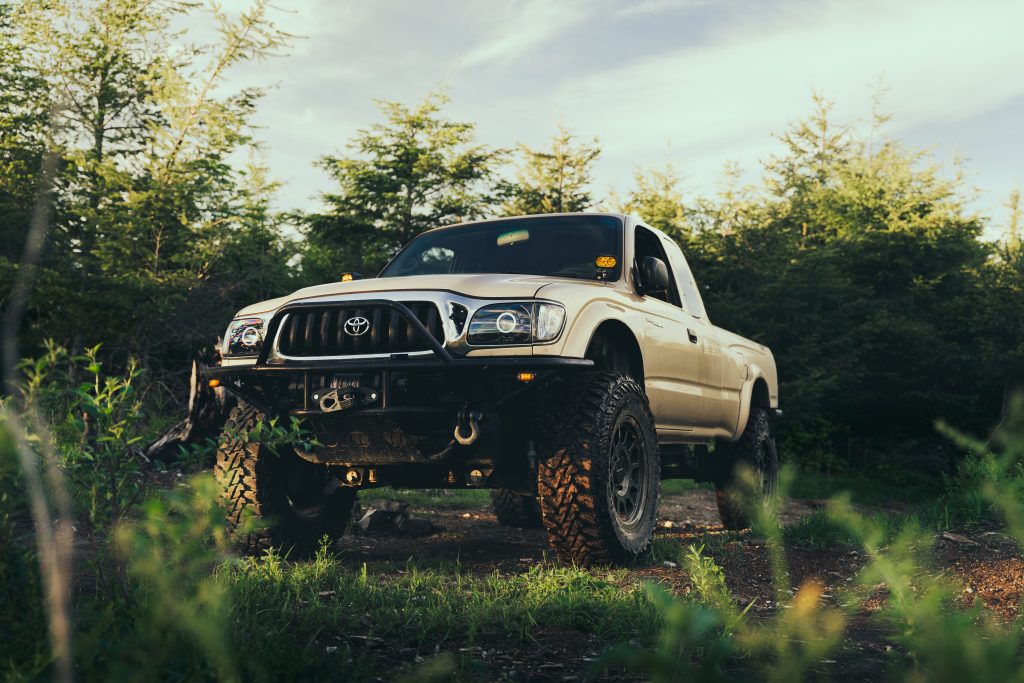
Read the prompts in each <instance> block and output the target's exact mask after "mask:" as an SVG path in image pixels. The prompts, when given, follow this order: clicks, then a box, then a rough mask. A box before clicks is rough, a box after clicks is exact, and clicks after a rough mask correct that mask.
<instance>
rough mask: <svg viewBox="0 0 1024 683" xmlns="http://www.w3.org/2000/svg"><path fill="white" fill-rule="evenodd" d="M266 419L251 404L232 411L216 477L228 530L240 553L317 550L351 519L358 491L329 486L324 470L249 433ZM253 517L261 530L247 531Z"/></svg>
mask: <svg viewBox="0 0 1024 683" xmlns="http://www.w3.org/2000/svg"><path fill="white" fill-rule="evenodd" d="M263 419H264V415H263V413H262V412H260V411H259V410H257V409H256V408H254V407H252V406H251V405H248V404H244V403H243V404H241V405H239V406H237V407H236V408H235V409H234V410H232V411H231V414H230V416H229V417H228V421H227V425H226V427H225V432H224V436H223V437H222V439H221V443H220V447H219V448H218V449H217V460H216V464H215V465H214V474H215V476H216V477H217V481H218V483H219V484H220V485H221V487H222V495H223V500H224V504H225V508H226V513H227V527H228V532H229V533H230V534H231V535H232V536H233V537H234V540H235V542H236V544H237V545H238V547H239V549H241V550H242V551H243V552H247V553H254V554H255V553H260V552H263V551H265V550H269V549H270V548H277V549H279V550H281V551H282V552H291V553H292V554H293V555H298V556H306V555H309V554H312V553H314V552H316V549H317V547H318V546H319V544H320V541H321V539H322V538H323V537H324V536H327V537H328V538H329V539H330V540H331V541H333V540H335V539H336V538H338V537H339V536H341V534H342V533H343V532H344V530H345V526H346V525H347V524H348V521H349V519H350V518H351V516H352V507H353V505H354V503H355V497H356V494H355V490H354V489H349V488H339V489H336V490H334V491H333V492H332V493H329V494H328V493H325V491H326V490H328V488H329V484H330V474H329V472H328V471H327V469H326V468H324V467H320V466H317V465H314V464H312V463H309V462H307V461H305V460H303V459H302V458H300V457H299V456H297V455H295V454H294V453H293V452H291V451H290V450H289V451H287V452H281V453H277V452H275V451H274V450H272V449H271V448H269V447H268V446H267V445H265V444H261V443H258V442H255V441H249V440H248V439H247V438H246V435H247V434H248V433H250V432H251V431H252V430H253V429H255V428H256V425H257V424H259V423H260V422H261V421H262V420H263ZM249 515H252V516H254V517H255V518H256V520H257V522H258V523H259V524H258V525H257V526H258V527H259V528H257V529H250V530H243V522H244V521H245V520H246V518H247V517H248V516H249Z"/></svg>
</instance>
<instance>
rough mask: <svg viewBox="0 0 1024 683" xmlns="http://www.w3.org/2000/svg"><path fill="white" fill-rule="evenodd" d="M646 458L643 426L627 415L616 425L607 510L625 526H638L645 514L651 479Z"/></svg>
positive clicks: (609, 475) (610, 461)
mask: <svg viewBox="0 0 1024 683" xmlns="http://www.w3.org/2000/svg"><path fill="white" fill-rule="evenodd" d="M645 456H646V443H644V437H643V432H641V431H640V425H639V424H637V422H636V420H634V419H633V418H632V417H629V416H626V417H625V418H623V419H622V420H620V421H619V423H618V424H617V425H616V426H615V431H614V432H613V433H612V443H611V453H610V454H609V458H608V507H609V509H610V510H611V511H612V514H613V515H614V516H615V518H616V520H618V522H619V523H620V524H621V525H622V526H625V527H629V526H633V525H635V524H636V523H637V522H639V521H640V519H641V517H643V514H644V503H645V502H646V500H647V488H648V487H647V478H648V476H649V472H648V471H647V470H648V468H647V458H646V457H645Z"/></svg>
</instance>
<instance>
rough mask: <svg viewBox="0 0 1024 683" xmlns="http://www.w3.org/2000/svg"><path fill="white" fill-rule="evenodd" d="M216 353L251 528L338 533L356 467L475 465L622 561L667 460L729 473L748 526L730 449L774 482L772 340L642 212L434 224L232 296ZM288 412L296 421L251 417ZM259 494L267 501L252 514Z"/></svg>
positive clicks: (224, 451)
mask: <svg viewBox="0 0 1024 683" xmlns="http://www.w3.org/2000/svg"><path fill="white" fill-rule="evenodd" d="M222 356H223V361H222V363H221V365H220V366H218V367H217V368H214V369H213V370H211V380H212V381H215V382H220V383H221V384H222V385H223V386H224V387H226V388H228V389H230V390H231V391H233V392H234V393H235V394H237V396H238V397H239V398H240V403H239V407H238V408H236V409H235V410H234V411H233V413H232V415H231V418H230V420H229V424H228V428H227V430H226V438H224V439H223V440H222V445H221V447H220V449H219V451H218V456H217V464H216V472H217V475H218V477H219V478H220V480H221V482H222V483H223V485H224V495H225V496H226V500H227V503H228V516H229V520H228V521H229V528H230V529H232V530H233V531H234V532H235V536H236V538H237V540H238V541H239V543H240V544H241V545H242V546H243V547H245V548H248V549H250V550H258V549H261V548H267V547H271V546H278V547H288V548H294V549H296V550H297V551H299V552H306V551H309V550H310V549H312V548H313V547H314V546H315V544H316V543H317V542H318V541H319V539H321V538H322V537H323V536H324V535H327V536H329V537H335V536H337V535H339V534H340V533H341V532H342V531H343V530H344V529H345V526H346V524H347V523H348V521H349V518H350V516H351V511H352V507H353V503H354V500H355V495H356V492H357V491H358V490H359V489H365V488H371V487H375V486H394V487H399V488H443V487H454V488H461V487H479V488H488V489H491V491H492V498H493V501H494V507H495V512H496V514H497V517H498V520H499V521H500V522H501V523H502V524H507V525H513V526H521V527H529V526H537V527H540V526H543V528H545V529H546V530H547V534H548V539H549V542H550V545H551V546H552V548H553V549H554V550H555V551H556V552H557V554H558V556H559V557H560V558H561V559H563V560H565V561H572V562H576V563H580V564H599V563H609V562H626V561H629V560H630V559H632V558H634V557H635V556H637V555H638V554H640V553H641V552H643V551H644V550H645V549H646V548H647V547H648V545H649V544H650V542H651V538H652V535H653V531H654V527H655V523H656V521H657V511H658V499H659V495H660V490H661V479H662V478H668V477H675V478H694V479H698V480H702V481H712V482H714V483H715V484H716V487H717V488H718V491H719V495H718V501H719V510H720V512H721V515H722V519H723V522H724V523H725V525H726V526H727V527H731V528H735V527H742V526H744V525H745V524H746V518H747V516H746V514H745V513H746V508H745V507H744V505H745V502H744V501H743V500H741V498H739V497H737V496H736V495H735V494H734V493H733V491H734V489H733V487H732V483H733V482H732V480H733V477H734V476H735V475H734V472H735V470H736V465H737V464H738V463H739V462H740V461H743V462H745V463H747V464H748V465H749V466H750V468H752V470H753V471H754V472H755V474H756V477H755V481H759V482H760V489H761V493H768V492H770V491H771V490H772V489H773V487H774V485H775V480H776V477H777V472H778V457H777V454H776V450H775V444H774V440H773V438H772V435H771V431H770V418H771V417H772V416H773V415H774V414H775V413H777V412H778V404H779V396H778V381H777V377H776V370H775V361H774V359H773V358H772V354H771V352H770V351H769V350H768V349H767V348H765V347H764V346H762V345H761V344H758V343H756V342H753V341H750V340H747V339H744V338H742V337H740V336H738V335H735V334H733V333H731V332H727V331H726V330H723V329H721V328H718V327H715V326H714V325H713V324H712V323H711V321H710V320H709V319H708V315H707V313H706V312H705V310H704V305H703V303H702V301H701V296H700V293H699V291H698V289H697V286H696V284H695V282H694V279H693V275H692V273H691V272H690V268H689V266H688V265H687V263H686V259H685V258H684V257H683V254H682V252H681V251H680V249H679V247H678V246H677V245H676V244H675V242H673V241H672V240H671V239H669V238H668V237H667V236H665V235H664V234H662V233H661V232H659V231H658V230H656V229H654V228H652V227H650V226H648V225H646V224H645V223H644V222H643V221H641V220H639V219H637V218H635V217H633V216H628V215H620V214H606V213H578V214H554V215H544V216H523V217H517V218H502V219H495V220H487V221H480V222H474V223H465V224H461V225H452V226H447V227H443V228H437V229H434V230H430V231H427V232H425V233H423V234H422V235H420V236H419V237H417V238H416V239H414V240H413V241H412V242H410V243H409V244H408V245H406V246H405V247H404V248H403V249H402V250H401V251H400V252H398V254H397V255H396V256H395V257H394V258H393V259H392V261H391V262H390V263H389V264H388V265H387V266H386V267H385V268H384V270H383V271H381V273H380V275H379V276H377V277H376V278H373V279H365V280H364V279H359V278H358V277H357V276H353V275H351V274H345V275H343V276H342V277H341V281H339V282H334V283H330V284H325V285H319V286H316V287H310V288H307V289H303V290H300V291H298V292H295V293H294V294H291V295H289V296H286V297H282V298H280V299H274V300H271V301H264V302H262V303H258V304H254V305H252V306H249V307H247V308H245V309H243V310H241V311H239V313H238V315H237V316H236V317H235V319H234V320H233V321H232V322H231V324H230V325H229V327H228V329H227V333H226V335H225V338H224V342H223V348H222ZM292 416H295V417H299V418H301V432H300V435H299V438H295V437H294V435H292V436H290V437H282V438H279V439H277V440H275V439H272V438H267V437H266V435H267V434H273V433H274V430H266V429H260V430H257V429H256V428H257V426H259V424H260V423H261V422H265V421H269V420H272V419H274V418H277V420H276V422H275V424H277V425H278V426H279V427H280V425H282V424H286V423H288V422H289V421H290V417H292ZM277 431H280V428H278V430H277ZM254 433H255V434H257V435H262V436H259V437H258V438H255V437H253V436H252V434H254ZM713 442H717V446H716V447H715V448H714V449H713V450H711V449H709V448H708V445H709V444H711V443H713ZM282 444H284V445H282ZM247 510H248V512H249V513H252V514H255V515H256V516H257V517H262V518H265V519H266V520H267V523H266V524H265V525H263V526H262V527H261V528H260V529H259V530H257V531H251V530H246V531H243V530H242V528H240V526H239V525H240V523H241V520H242V518H243V516H244V515H245V514H246V511H247Z"/></svg>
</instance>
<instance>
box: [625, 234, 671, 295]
mask: <svg viewBox="0 0 1024 683" xmlns="http://www.w3.org/2000/svg"><path fill="white" fill-rule="evenodd" d="M633 234H634V240H635V242H634V250H633V257H634V258H635V259H636V265H637V267H639V266H640V262H641V261H643V259H644V257H645V256H653V257H655V258H659V259H661V260H662V261H663V262H664V263H665V267H666V268H668V291H667V292H656V293H651V294H647V295H646V296H649V297H651V298H654V299H660V300H661V301H664V302H665V303H669V304H672V305H673V306H678V307H679V308H682V307H683V305H682V303H681V301H680V299H679V288H678V287H677V286H676V278H675V275H674V274H673V272H672V271H673V264H672V263H670V262H669V259H668V256H667V255H666V254H665V249H664V247H662V245H661V240H659V239H658V236H657V235H655V234H654V233H653V232H651V231H650V230H647V229H645V228H641V227H640V226H637V227H636V230H635V231H634V233H633Z"/></svg>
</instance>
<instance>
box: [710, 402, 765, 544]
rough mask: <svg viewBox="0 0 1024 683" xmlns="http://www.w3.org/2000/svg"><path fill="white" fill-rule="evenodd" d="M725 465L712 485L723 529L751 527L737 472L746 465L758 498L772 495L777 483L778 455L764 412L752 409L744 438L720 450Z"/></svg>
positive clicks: (722, 445)
mask: <svg viewBox="0 0 1024 683" xmlns="http://www.w3.org/2000/svg"><path fill="white" fill-rule="evenodd" d="M719 450H721V451H722V454H723V456H724V457H725V458H726V462H727V463H728V465H727V468H726V469H725V470H724V472H723V476H722V477H721V478H720V480H719V481H718V482H716V483H715V498H716V500H717V502H718V514H719V516H720V517H721V518H722V526H724V527H725V528H726V529H730V530H734V531H736V530H739V529H747V528H749V527H750V515H749V514H748V512H747V511H748V509H749V503H746V504H745V503H744V500H743V496H742V494H741V493H740V492H739V491H738V488H742V487H739V486H737V484H738V482H737V480H736V468H737V467H738V466H742V465H743V464H746V465H747V466H749V467H750V468H751V469H753V471H754V473H755V474H756V475H757V477H758V479H759V480H760V490H759V491H758V492H757V493H758V495H760V496H763V497H764V496H769V495H771V494H773V493H774V492H775V488H776V486H778V481H779V454H778V450H777V449H776V448H775V438H774V437H773V436H772V432H771V421H770V419H769V413H768V410H767V409H765V408H751V409H750V417H749V418H748V419H747V426H746V428H745V429H744V430H743V436H741V437H740V439H739V441H737V442H736V443H723V444H721V445H720V446H719Z"/></svg>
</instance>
